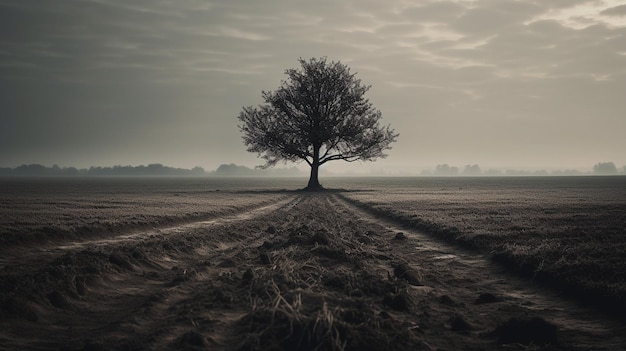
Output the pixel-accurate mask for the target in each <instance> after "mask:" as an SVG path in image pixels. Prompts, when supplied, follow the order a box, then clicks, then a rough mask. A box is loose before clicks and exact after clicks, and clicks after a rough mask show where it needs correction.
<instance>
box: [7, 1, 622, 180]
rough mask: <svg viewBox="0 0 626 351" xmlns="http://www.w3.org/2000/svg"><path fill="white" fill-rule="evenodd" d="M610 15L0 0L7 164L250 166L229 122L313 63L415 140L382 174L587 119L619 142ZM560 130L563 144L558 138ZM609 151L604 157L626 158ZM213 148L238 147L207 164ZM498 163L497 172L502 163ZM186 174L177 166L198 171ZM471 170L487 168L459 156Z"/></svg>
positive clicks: (367, 5)
mask: <svg viewBox="0 0 626 351" xmlns="http://www.w3.org/2000/svg"><path fill="white" fill-rule="evenodd" d="M616 5H617V4H615V2H607V3H606V4H605V3H600V2H589V1H585V0H576V1H574V0H545V1H500V0H478V1H445V0H444V1H435V0H432V1H421V2H419V3H416V2H406V1H399V0H398V1H388V2H380V1H374V0H368V1H357V0H347V1H341V2H338V1H330V0H323V1H315V2H311V1H290V0H269V1H263V2H259V1H248V0H240V1H229V2H225V1H200V0H181V1H177V2H170V1H159V0H135V1H132V2H126V1H100V0H82V1H74V0H63V1H54V2H53V1H45V0H32V1H29V2H8V1H3V0H0V93H1V94H0V105H1V106H3V113H2V115H0V122H2V125H3V126H8V127H5V128H2V130H1V131H0V149H1V150H0V159H1V160H3V162H7V165H9V166H11V165H15V163H21V162H31V161H32V162H39V163H45V162H46V160H42V159H41V158H49V159H50V162H52V163H61V162H63V161H62V160H58V159H60V158H66V159H67V160H68V161H67V164H68V165H73V164H72V162H71V159H72V158H73V157H77V156H76V155H80V154H81V153H80V152H79V151H76V149H77V148H78V149H82V150H84V154H89V155H92V156H93V157H91V158H94V157H98V158H99V159H103V160H115V158H116V157H120V158H123V157H128V161H124V160H119V161H116V163H125V162H130V161H131V158H132V159H134V160H140V159H141V158H142V157H146V158H150V159H149V161H150V162H161V163H164V164H167V163H168V162H167V160H162V159H158V157H159V155H168V156H167V157H171V158H172V159H174V160H180V159H182V158H188V159H189V160H192V159H200V160H206V161H204V162H206V163H203V164H200V165H202V166H204V167H205V168H207V169H211V163H212V162H219V163H231V162H239V163H243V161H238V160H245V161H246V162H251V163H252V164H250V165H254V164H255V163H254V162H255V158H254V155H252V156H251V155H248V154H246V153H245V149H244V147H243V146H242V143H241V141H240V135H239V132H238V130H237V127H236V118H235V117H236V115H237V114H238V112H239V110H240V108H241V106H244V105H254V104H258V103H260V102H261V91H262V90H272V89H275V88H276V87H277V86H278V85H279V84H280V81H281V79H285V76H284V74H283V73H284V70H285V69H287V68H291V67H295V66H296V65H297V61H296V60H297V58H299V57H304V58H308V57H319V56H328V58H329V59H330V60H340V61H342V62H345V63H347V64H348V65H349V66H350V67H351V68H352V71H353V72H358V77H359V78H361V79H362V80H363V82H364V83H365V84H372V89H371V90H370V92H369V96H370V97H371V99H372V102H373V103H374V104H375V105H376V106H378V107H380V108H381V110H382V111H383V115H384V116H385V122H386V123H391V124H392V126H394V127H396V128H397V130H401V131H402V132H403V133H405V134H407V135H411V137H408V138H405V137H401V139H400V142H398V143H397V145H394V149H393V151H392V153H391V154H390V158H389V159H388V160H387V161H388V162H393V159H394V155H398V159H408V158H410V157H415V156H412V155H415V153H416V151H415V150H420V151H419V152H421V153H422V154H420V156H419V157H423V158H424V159H427V158H428V157H431V158H432V159H433V160H434V161H433V162H434V164H436V163H437V162H440V161H441V160H451V161H452V158H449V159H447V158H446V156H450V157H462V156H461V155H462V154H463V152H467V155H465V156H466V157H471V155H472V154H481V153H482V154H486V153H489V152H490V151H489V150H488V147H489V146H490V145H492V143H506V142H509V141H510V142H511V143H512V144H511V147H510V149H511V150H513V151H511V152H518V153H522V151H515V150H516V147H517V149H518V150H523V148H521V147H520V145H522V144H521V143H523V142H524V141H525V140H526V139H527V138H528V137H527V136H526V135H525V134H523V133H521V132H520V131H525V132H527V133H532V134H533V135H534V136H533V138H534V139H533V142H536V143H539V144H542V145H543V144H549V143H561V142H562V143H573V140H574V139H575V137H579V136H580V135H583V137H582V138H584V135H585V134H584V133H583V132H584V131H586V130H587V129H589V128H588V127H586V126H585V124H586V123H590V119H591V117H592V116H593V118H596V119H597V120H602V124H596V125H594V128H595V129H594V130H597V134H602V133H601V131H605V134H607V135H613V134H615V133H616V132H615V130H624V128H622V129H618V128H619V127H623V123H624V122H620V121H621V117H620V115H619V111H623V110H625V109H626V105H625V104H626V102H624V101H623V99H621V97H620V96H619V92H623V91H625V90H626V89H625V88H626V86H625V82H626V61H625V60H626V55H625V54H624V49H623V48H624V47H626V32H625V31H626V28H625V27H626V26H624V25H623V24H622V25H619V23H620V19H621V18H622V17H619V16H621V14H622V13H623V11H624V10H623V6H616ZM576 18H578V19H576ZM622 22H623V21H622ZM559 125H561V126H562V128H564V129H562V130H566V131H567V135H561V136H558V135H556V136H555V135H553V133H554V134H558V130H559V129H558V126H559ZM32 126H36V127H32ZM450 126H461V127H462V128H461V130H456V129H455V128H451V127H450ZM464 133H467V134H469V135H472V138H471V139H472V140H473V144H472V142H468V140H465V141H466V142H465V144H463V147H462V149H463V152H461V151H459V145H458V144H454V143H450V144H449V145H446V146H445V147H441V148H438V149H437V150H432V151H428V150H429V147H428V145H429V143H430V144H433V143H436V138H435V136H437V135H446V134H452V135H454V137H451V138H450V139H451V140H464V139H466V138H469V137H466V136H464ZM561 134H563V133H561ZM413 135H415V136H416V137H413ZM505 136H506V137H505ZM455 138H456V139H455ZM155 140H164V141H167V142H163V143H160V144H158V145H157V143H155ZM477 140H478V141H477ZM514 140H518V144H513V141H514ZM603 143H604V146H603V147H604V150H607V149H610V148H611V147H614V146H619V147H622V146H623V147H626V145H623V143H622V144H619V142H617V141H613V140H612V139H611V140H608V139H607V140H606V141H604V142H603ZM216 145H217V146H219V147H218V148H220V149H223V150H232V151H231V152H223V153H222V154H217V153H211V152H207V151H206V150H211V149H215V148H216ZM468 145H475V146H471V147H468ZM581 147H582V146H581ZM589 147H591V146H589ZM594 147H595V146H594ZM601 147H602V146H601ZM503 148H506V147H503ZM151 150H152V151H151ZM156 150H158V151H156ZM555 150H556V149H555ZM558 151H559V152H560V151H561V149H559V150H558ZM427 152H431V153H432V154H431V155H430V156H428V155H427V154H425V153H427ZM491 152H493V153H494V154H493V155H492V156H489V158H490V159H491V160H496V159H503V158H505V156H503V155H500V154H499V152H496V151H493V150H492V151H491ZM554 153H557V151H554ZM541 154H542V155H548V154H549V152H547V151H543V152H542V153H541ZM42 155H43V156H42ZM176 155H188V156H185V157H181V156H179V157H177V156H176ZM455 155H456V156H455ZM518 156H519V155H518ZM37 157H39V158H40V159H35V158H37ZM511 157H512V156H511ZM542 157H543V156H542ZM545 157H547V156H545ZM91 158H90V157H87V156H84V157H83V159H86V160H90V159H91ZM527 158H528V159H531V157H527ZM387 161H386V162H387ZM451 161H449V162H451ZM531 161H532V159H531ZM531 161H528V162H531ZM625 161H626V160H625ZM140 162H143V163H146V161H140ZM189 162H191V164H174V166H185V167H192V166H195V165H197V161H196V162H192V161H189ZM478 162H480V164H485V166H487V167H489V166H491V165H489V164H487V163H485V162H482V161H481V160H479V159H459V160H458V161H455V163H457V164H468V163H478ZM494 162H495V161H494ZM594 162H595V160H594ZM90 163H91V162H90ZM219 163H218V164H219ZM549 164H550V165H552V164H553V162H549ZM88 165H89V164H88ZM88 165H87V166H88ZM0 166H2V165H1V164H0ZM76 166H81V165H79V164H76Z"/></svg>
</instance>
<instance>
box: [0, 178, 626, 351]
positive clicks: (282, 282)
mask: <svg viewBox="0 0 626 351" xmlns="http://www.w3.org/2000/svg"><path fill="white" fill-rule="evenodd" d="M324 181H325V184H324V185H325V186H326V187H327V188H330V189H333V191H329V192H325V193H309V192H300V191H297V189H298V188H301V187H302V186H304V184H305V183H306V179H304V180H303V179H243V178H242V179H230V180H229V179H213V178H211V179H210V178H185V179H182V178H180V179H174V178H126V179H124V178H89V179H87V178H55V179H35V178H33V179H21V180H20V179H0V204H1V205H0V206H1V207H0V345H1V346H0V349H15V350H20V349H31V350H51V349H76V350H79V349H91V350H94V349H95V350H98V349H110V350H128V349H136V350H152V349H176V350H178V349H193V350H196V349H217V350H244V349H245V350H292V349H326V350H364V349H371V350H380V349H397V350H406V349H414V350H434V349H447V350H456V349H476V350H478V349H481V350H482V349H502V348H503V347H504V346H503V345H506V347H507V348H508V349H512V350H544V349H550V350H568V351H569V350H589V349H602V350H613V349H621V348H623V345H625V344H626V339H624V335H626V327H625V326H626V325H625V324H624V317H623V316H624V313H623V312H626V308H625V306H626V303H625V300H626V299H625V298H624V296H625V295H626V294H625V288H624V282H623V277H624V276H625V274H624V273H626V264H625V262H626V260H625V258H626V257H625V252H626V250H625V249H626V248H625V247H624V245H625V243H626V240H625V239H624V234H625V233H624V228H625V226H624V224H626V223H625V218H624V213H626V211H625V210H626V186H625V185H626V184H625V183H626V178H624V177H605V178H602V177H578V178H445V179H444V178H358V179H356V178H353V179H350V178H330V179H325V180H324ZM403 225H404V226H406V227H407V228H409V227H410V228H417V229H419V230H409V229H401V227H402V226H403ZM420 232H422V233H420ZM438 239H441V240H438ZM444 242H445V243H444ZM447 243H453V245H448V244H447ZM460 247H464V248H469V250H466V249H460ZM477 253H483V254H487V255H491V257H493V258H494V259H496V260H497V261H499V262H500V263H503V265H502V266H498V265H494V264H493V263H491V262H490V261H489V260H486V259H485V257H484V255H478V254H477ZM503 267H504V269H503ZM511 271H517V272H518V273H521V274H522V275H525V276H526V277H528V278H530V279H534V280H535V281H540V282H543V283H547V284H551V285H553V286H555V287H558V288H560V289H562V291H566V292H568V293H569V294H570V295H575V296H577V297H578V298H579V300H578V301H585V302H588V303H590V304H593V305H595V306H600V307H603V308H604V309H605V310H610V311H612V312H615V314H616V315H618V316H619V317H620V318H621V319H614V318H607V316H606V314H603V313H601V312H599V311H597V310H595V309H594V308H588V307H585V306H580V305H579V304H578V303H577V301H576V300H569V299H564V298H563V296H562V295H561V294H555V293H554V291H551V290H549V289H546V288H545V287H544V286H543V285H542V284H533V283H530V282H529V280H527V279H519V277H516V276H515V275H514V274H511ZM620 313H621V314H620ZM3 347H4V348H3Z"/></svg>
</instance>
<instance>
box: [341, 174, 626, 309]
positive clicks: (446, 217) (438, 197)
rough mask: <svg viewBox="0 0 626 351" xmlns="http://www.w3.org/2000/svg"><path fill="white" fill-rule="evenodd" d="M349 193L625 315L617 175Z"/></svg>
mask: <svg viewBox="0 0 626 351" xmlns="http://www.w3.org/2000/svg"><path fill="white" fill-rule="evenodd" d="M410 183H412V184H410ZM354 188H355V189H358V191H354V192H350V193H346V196H347V198H348V199H349V200H350V201H352V202H353V203H355V204H358V205H360V206H362V207H364V208H366V209H368V210H370V211H371V212H374V213H376V214H379V215H383V216H385V217H387V218H389V219H393V220H395V221H399V222H401V223H403V224H405V225H407V226H411V227H414V228H418V229H420V230H422V231H424V232H427V233H430V234H433V235H435V236H437V237H440V238H442V239H444V240H447V241H450V242H454V243H457V244H460V245H462V246H465V247H471V248H473V249H477V250H479V251H481V252H487V253H490V254H492V255H493V258H494V259H495V260H497V261H499V262H502V263H504V264H506V265H507V266H509V267H510V268H512V269H514V270H516V271H518V272H520V273H522V274H523V275H525V276H527V277H530V278H533V279H536V280H539V281H542V282H546V283H549V284H551V285H553V286H556V287H558V288H560V289H562V290H563V291H564V292H567V293H568V294H572V295H575V296H576V297H578V298H582V300H583V301H585V302H587V303H592V304H596V305H600V306H601V307H603V308H605V309H608V310H613V311H617V310H616V309H615V308H616V307H619V308H618V310H619V311H623V310H624V309H625V306H626V284H624V278H625V277H626V178H624V177H570V178H563V177H559V178H472V179H452V178H449V179H441V178H440V179H434V178H431V179H420V178H417V179H413V180H408V179H407V180H397V181H396V183H395V184H393V183H390V184H386V185H385V186H372V185H371V184H369V186H368V185H366V184H360V185H356V186H354Z"/></svg>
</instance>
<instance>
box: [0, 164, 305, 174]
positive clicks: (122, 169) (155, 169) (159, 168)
mask: <svg viewBox="0 0 626 351" xmlns="http://www.w3.org/2000/svg"><path fill="white" fill-rule="evenodd" d="M301 175H302V173H301V172H300V170H298V169H297V168H296V167H293V168H286V169H252V168H249V167H246V166H238V165H235V164H228V165H227V164H223V165H221V166H219V167H218V168H217V169H216V170H215V171H209V172H207V171H205V170H204V168H202V167H194V168H192V169H184V168H174V167H168V166H164V165H162V164H160V163H153V164H149V165H147V166H144V165H141V166H112V167H89V168H83V169H79V168H75V167H63V168H62V167H59V166H57V165H54V166H52V167H46V166H43V165H40V164H30V165H21V166H19V167H16V168H0V176H17V177H21V176H40V177H46V176H178V177H184V176H195V177H198V176H218V177H233V176H246V177H255V176H301Z"/></svg>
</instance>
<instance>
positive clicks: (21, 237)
mask: <svg viewBox="0 0 626 351" xmlns="http://www.w3.org/2000/svg"><path fill="white" fill-rule="evenodd" d="M287 183H288V181H287ZM242 184H243V185H242ZM281 186H284V183H281V182H280V181H275V180H267V181H265V182H258V183H256V186H255V184H251V183H250V181H246V180H241V179H239V180H237V179H235V180H228V179H211V180H208V179H206V178H22V179H19V178H6V179H0V245H5V246H6V245H13V244H18V243H27V242H41V241H45V240H55V239H63V238H66V239H72V238H80V237H81V236H85V235H92V234H93V235H98V234H107V233H112V232H118V231H124V230H126V231H127V230H131V229H141V228H150V227H158V226H166V225H174V224H180V223H184V222H188V221H193V220H202V219H206V218H212V217H215V216H221V215H227V214H229V213H233V212H240V211H241V210H244V209H247V208H251V207H254V206H257V205H260V204H265V203H270V202H273V201H275V200H277V199H278V198H280V197H282V196H284V194H281V193H280V191H279V192H276V191H273V190H280V189H281V188H280V187H281Z"/></svg>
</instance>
